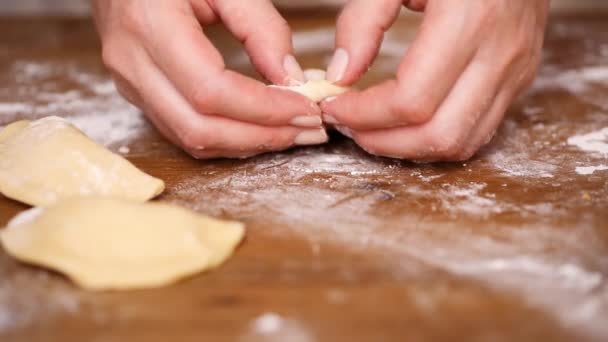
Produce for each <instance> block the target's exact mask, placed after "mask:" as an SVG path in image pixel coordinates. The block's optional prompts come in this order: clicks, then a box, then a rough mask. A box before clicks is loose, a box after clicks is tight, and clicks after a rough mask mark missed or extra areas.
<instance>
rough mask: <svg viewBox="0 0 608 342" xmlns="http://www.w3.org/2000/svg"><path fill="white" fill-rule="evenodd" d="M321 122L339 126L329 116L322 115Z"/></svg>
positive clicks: (334, 119)
mask: <svg viewBox="0 0 608 342" xmlns="http://www.w3.org/2000/svg"><path fill="white" fill-rule="evenodd" d="M323 121H325V123H328V124H331V125H337V124H339V122H338V120H336V118H334V117H333V116H331V115H327V114H323Z"/></svg>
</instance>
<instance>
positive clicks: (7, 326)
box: [0, 255, 81, 336]
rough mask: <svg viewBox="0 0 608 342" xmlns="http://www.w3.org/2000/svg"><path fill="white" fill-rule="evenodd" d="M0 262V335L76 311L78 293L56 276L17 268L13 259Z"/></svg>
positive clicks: (78, 302)
mask: <svg viewBox="0 0 608 342" xmlns="http://www.w3.org/2000/svg"><path fill="white" fill-rule="evenodd" d="M0 257H2V258H6V257H5V256H4V255H2V256H0ZM0 265H3V266H2V267H3V268H0V277H1V278H2V282H0V336H1V335H2V334H3V333H5V332H11V331H18V330H19V329H26V328H27V327H28V326H29V325H31V324H44V323H45V322H46V321H52V320H54V319H55V318H56V317H60V316H66V315H74V316H76V315H78V314H79V312H80V308H81V300H80V298H79V296H78V294H77V293H76V292H75V291H74V290H72V289H71V287H69V285H66V283H65V282H64V281H62V280H58V279H57V277H56V276H51V275H49V273H47V272H43V271H40V270H35V271H30V272H24V271H23V269H20V270H17V269H16V267H17V266H16V265H15V264H14V262H12V261H8V260H6V261H3V262H2V263H0ZM6 266H8V267H6ZM41 308H43V309H41Z"/></svg>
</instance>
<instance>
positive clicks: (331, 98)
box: [322, 96, 338, 103]
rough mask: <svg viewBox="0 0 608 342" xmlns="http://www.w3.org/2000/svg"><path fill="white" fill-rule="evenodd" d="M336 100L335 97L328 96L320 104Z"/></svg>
mask: <svg viewBox="0 0 608 342" xmlns="http://www.w3.org/2000/svg"><path fill="white" fill-rule="evenodd" d="M337 98H338V97H337V96H330V97H328V98H326V99H325V100H323V101H322V102H325V103H330V102H332V101H334V100H335V99H337Z"/></svg>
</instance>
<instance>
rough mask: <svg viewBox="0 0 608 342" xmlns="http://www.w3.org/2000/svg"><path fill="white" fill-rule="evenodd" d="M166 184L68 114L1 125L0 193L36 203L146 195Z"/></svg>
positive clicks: (138, 198)
mask: <svg viewBox="0 0 608 342" xmlns="http://www.w3.org/2000/svg"><path fill="white" fill-rule="evenodd" d="M164 188H165V184H164V182H163V181H162V180H160V179H157V178H154V177H152V176H149V175H147V174H145V173H143V172H141V171H140V170H138V169H137V168H136V167H135V166H133V164H131V163H130V162H129V161H127V160H126V159H124V158H123V157H121V156H119V155H117V154H114V153H112V152H110V151H109V150H107V149H106V148H104V147H102V146H100V145H98V144H97V143H95V142H94V141H92V140H91V139H89V138H88V137H87V136H86V135H84V133H82V132H81V131H79V130H78V129H77V128H76V127H74V126H73V125H72V124H71V123H69V122H68V121H67V120H65V119H62V118H59V117H54V116H53V117H47V118H43V119H40V120H37V121H18V122H15V123H13V124H11V125H8V126H7V127H5V128H4V129H3V130H2V131H0V193H2V194H4V195H5V196H6V197H9V198H12V199H15V200H17V201H20V202H23V203H26V204H30V205H33V206H47V205H50V204H52V203H54V202H55V201H58V200H60V199H64V198H69V197H73V196H95V195H97V196H101V195H103V196H112V197H119V198H125V199H131V200H135V201H142V202H143V201H146V200H149V199H150V198H153V197H155V196H157V195H159V194H160V193H161V192H162V191H163V190H164Z"/></svg>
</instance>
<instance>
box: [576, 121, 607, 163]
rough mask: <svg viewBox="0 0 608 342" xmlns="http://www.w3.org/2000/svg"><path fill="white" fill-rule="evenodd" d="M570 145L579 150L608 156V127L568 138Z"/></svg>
mask: <svg viewBox="0 0 608 342" xmlns="http://www.w3.org/2000/svg"><path fill="white" fill-rule="evenodd" d="M568 144H569V145H572V146H576V147H578V148H579V149H581V150H583V151H586V152H591V153H599V154H602V155H605V156H608V127H604V128H602V129H600V130H598V131H595V132H591V133H588V134H583V135H575V136H573V137H570V138H568Z"/></svg>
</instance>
